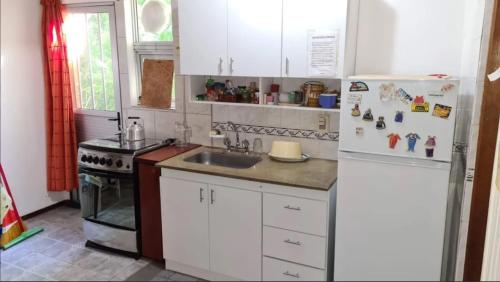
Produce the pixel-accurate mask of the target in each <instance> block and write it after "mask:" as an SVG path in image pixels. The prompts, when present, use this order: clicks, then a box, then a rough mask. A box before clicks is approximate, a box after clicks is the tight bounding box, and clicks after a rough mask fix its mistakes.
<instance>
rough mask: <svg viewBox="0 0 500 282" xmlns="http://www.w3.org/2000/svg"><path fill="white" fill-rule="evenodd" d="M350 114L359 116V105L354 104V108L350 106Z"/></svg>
mask: <svg viewBox="0 0 500 282" xmlns="http://www.w3.org/2000/svg"><path fill="white" fill-rule="evenodd" d="M351 115H352V116H353V117H359V116H360V115H361V112H360V111H359V105H358V104H355V105H354V108H352V110H351Z"/></svg>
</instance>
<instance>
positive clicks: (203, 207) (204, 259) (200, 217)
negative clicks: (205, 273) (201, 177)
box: [160, 177, 210, 270]
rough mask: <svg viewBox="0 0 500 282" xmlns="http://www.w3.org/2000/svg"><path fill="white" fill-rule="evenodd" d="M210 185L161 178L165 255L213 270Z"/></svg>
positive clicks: (183, 262) (168, 258) (181, 261)
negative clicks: (210, 242)
mask: <svg viewBox="0 0 500 282" xmlns="http://www.w3.org/2000/svg"><path fill="white" fill-rule="evenodd" d="M207 191H208V187H207V184H203V183H198V182H191V181H184V180H178V179H173V178H164V177H162V178H161V179H160V193H161V207H162V233H163V256H164V258H165V259H167V260H171V261H175V262H178V263H182V264H186V265H189V266H192V267H198V268H201V269H205V270H209V269H210V263H209V261H210V256H209V238H208V199H207Z"/></svg>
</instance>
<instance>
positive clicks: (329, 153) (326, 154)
mask: <svg viewBox="0 0 500 282" xmlns="http://www.w3.org/2000/svg"><path fill="white" fill-rule="evenodd" d="M318 143H319V155H318V158H321V159H327V160H337V159H338V153H339V152H338V151H339V142H334V141H318Z"/></svg>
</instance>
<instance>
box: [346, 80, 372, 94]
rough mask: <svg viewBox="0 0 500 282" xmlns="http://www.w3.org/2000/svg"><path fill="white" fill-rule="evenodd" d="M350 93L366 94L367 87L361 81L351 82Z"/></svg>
mask: <svg viewBox="0 0 500 282" xmlns="http://www.w3.org/2000/svg"><path fill="white" fill-rule="evenodd" d="M349 91H351V92H367V91H370V89H369V88H368V85H366V83H364V82H362V81H353V82H351V87H350V88H349Z"/></svg>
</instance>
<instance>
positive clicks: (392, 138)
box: [387, 133, 401, 149]
mask: <svg viewBox="0 0 500 282" xmlns="http://www.w3.org/2000/svg"><path fill="white" fill-rule="evenodd" d="M387 138H389V149H395V148H396V144H398V141H399V140H401V137H399V134H396V133H391V134H389V135H387Z"/></svg>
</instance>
